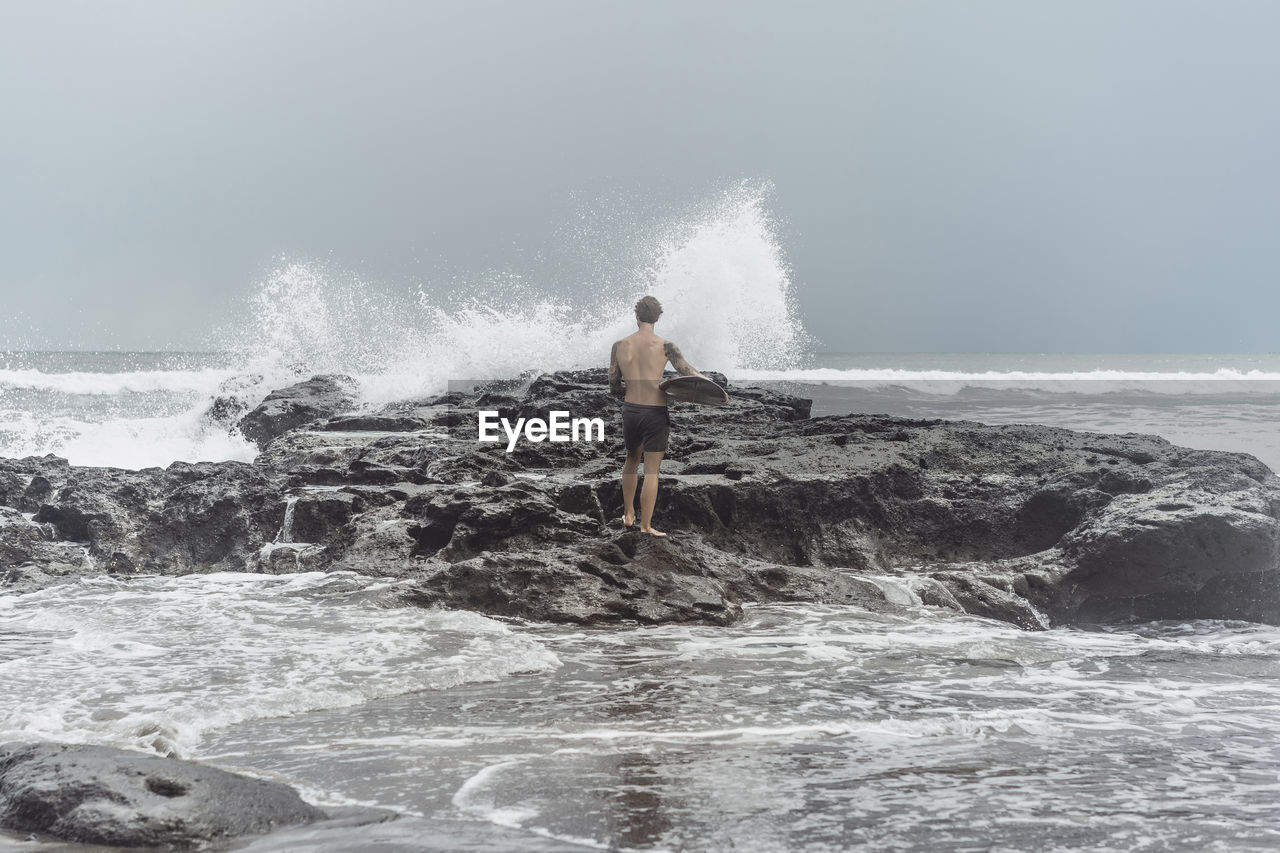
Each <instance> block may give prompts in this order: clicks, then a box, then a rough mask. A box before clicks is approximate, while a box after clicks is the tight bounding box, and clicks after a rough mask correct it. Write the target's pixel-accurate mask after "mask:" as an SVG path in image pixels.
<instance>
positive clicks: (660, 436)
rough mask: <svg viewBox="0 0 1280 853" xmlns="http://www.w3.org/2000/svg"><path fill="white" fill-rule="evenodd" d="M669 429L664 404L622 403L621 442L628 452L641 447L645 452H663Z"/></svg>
mask: <svg viewBox="0 0 1280 853" xmlns="http://www.w3.org/2000/svg"><path fill="white" fill-rule="evenodd" d="M670 431H671V421H670V419H669V418H668V417H667V407H666V406H646V405H643V404H641V403H623V404H622V443H623V444H625V445H626V446H627V451H628V452H630V451H632V450H634V449H635V448H637V447H643V448H644V452H645V453H665V452H666V449H667V435H668V433H670Z"/></svg>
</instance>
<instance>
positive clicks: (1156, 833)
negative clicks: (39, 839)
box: [0, 575, 1280, 851]
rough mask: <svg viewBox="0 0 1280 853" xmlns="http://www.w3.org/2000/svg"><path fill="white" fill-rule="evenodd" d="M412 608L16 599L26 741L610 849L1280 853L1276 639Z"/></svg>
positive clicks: (1222, 631)
mask: <svg viewBox="0 0 1280 853" xmlns="http://www.w3.org/2000/svg"><path fill="white" fill-rule="evenodd" d="M886 582H887V583H891V584H892V583H895V581H893V580H888V581H886ZM393 594H394V589H393V588H391V587H390V586H389V585H388V584H387V583H385V582H378V581H373V580H369V579H364V578H358V577H355V576H351V575H338V576H331V577H328V578H326V577H323V576H318V575H308V576H300V577H295V578H291V579H289V578H274V577H262V576H246V575H217V576H207V577H195V578H182V579H141V580H136V581H131V582H129V583H127V584H122V583H118V582H106V581H90V582H80V583H77V584H72V585H68V586H66V587H61V588H56V589H53V590H47V591H45V592H43V593H39V594H36V595H35V596H23V597H21V598H19V599H17V601H16V602H15V601H14V598H13V597H9V598H6V599H3V600H4V601H5V602H6V605H5V606H4V607H2V608H0V632H3V633H0V648H3V649H5V650H6V655H7V656H8V658H9V660H8V661H6V662H5V663H4V664H0V675H4V677H5V678H6V679H14V678H16V679H18V681H17V682H15V681H9V682H8V683H10V684H17V688H18V689H15V690H12V691H6V693H5V695H4V697H3V698H0V703H3V706H4V707H3V708H2V709H0V719H3V720H5V721H7V722H6V724H5V728H6V729H7V730H8V731H6V732H4V737H5V738H6V739H8V738H10V737H13V736H15V735H17V734H19V731H15V730H14V729H18V730H20V731H21V732H25V734H26V736H28V737H30V736H32V735H41V736H47V737H51V738H55V739H60V740H91V741H93V742H99V743H103V742H105V743H114V744H117V745H122V746H128V745H134V746H136V745H140V744H146V743H148V740H147V737H146V735H140V734H139V732H141V731H144V730H145V728H146V727H148V726H153V727H156V728H158V729H160V730H163V731H167V732H171V734H170V735H169V737H168V738H167V739H163V740H160V741H156V739H155V738H152V740H151V741H150V743H152V748H157V747H161V748H162V747H168V748H173V747H174V746H175V745H176V747H177V748H178V749H179V751H181V752H182V753H183V754H184V755H186V756H188V757H193V758H200V759H203V760H208V761H212V762H214V763H216V764H218V765H221V766H224V767H228V768H232V769H248V770H251V771H253V772H256V773H263V774H267V775H269V776H271V777H273V778H280V779H284V780H286V781H289V782H292V783H293V784H296V785H298V786H299V787H300V788H301V790H302V791H303V792H304V793H305V794H306V795H308V796H309V797H311V798H313V799H315V800H317V801H319V802H322V803H327V804H331V805H338V804H364V805H379V806H386V807H390V808H394V809H397V810H399V811H401V812H404V813H406V814H409V815H419V816H423V817H428V818H445V817H451V818H457V819H460V820H463V821H466V820H473V821H477V822H487V823H497V824H501V825H506V826H511V827H518V828H521V829H524V830H527V831H529V832H531V833H536V834H538V835H542V836H544V837H546V836H549V837H552V838H559V839H565V840H573V841H578V842H582V843H586V844H589V845H592V846H599V847H621V848H632V849H645V850H650V849H652V850H658V849H670V850H761V851H763V850H777V849H790V850H815V851H816V850H839V849H848V848H849V847H851V846H855V845H859V844H865V845H868V846H869V847H872V848H874V849H917V848H921V847H926V846H927V847H931V848H936V849H944V850H963V849H992V848H995V849H1000V848H1006V849H1060V850H1068V849H1114V850H1167V849H1193V848H1194V849H1222V850H1239V849H1250V848H1255V849H1268V848H1273V847H1274V846H1275V845H1278V844H1280V820H1277V819H1276V818H1275V817H1274V803H1275V800H1276V797H1277V794H1278V793H1280V743H1277V739H1276V738H1275V735H1274V732H1275V731H1276V730H1277V728H1278V727H1280V629H1276V628H1271V627H1265V626H1259V625H1252V624H1247V623H1221V622H1194V623H1176V624H1175V623H1168V624H1143V625H1133V626H1128V627H1123V628H1109V629H1105V630H1103V629H1098V630H1085V629H1057V630H1053V631H1049V632H1045V633H1034V634H1033V633H1025V632H1021V631H1018V630H1016V629H1014V628H1011V627H1009V626H1006V625H1003V624H1000V623H994V622H990V621H987V620H982V619H976V618H972V617H959V616H955V615H951V614H947V613H943V612H941V611H935V610H931V609H928V608H922V607H913V608H910V609H909V610H908V612H906V613H904V614H903V615H900V616H886V615H876V614H870V613H866V612H863V611H859V610H857V609H854V608H847V607H827V606H799V605H792V606H760V607H751V608H748V612H747V617H746V618H745V619H744V620H743V621H742V622H741V623H740V624H738V625H735V626H733V627H731V628H727V629H726V628H711V627H708V628H701V627H679V626H667V627H652V628H630V629H620V630H598V631H597V630H590V631H583V630H572V629H566V628H564V627H560V626H550V625H525V624H519V623H507V624H503V623H499V622H497V621H495V620H491V619H486V618H484V617H480V616H476V615H473V614H460V613H450V612H446V611H431V610H417V609H413V608H400V607H395V606H392V602H393ZM14 723H17V725H16V726H15V725H14ZM31 849H38V846H37V848H31Z"/></svg>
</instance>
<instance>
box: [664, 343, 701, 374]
mask: <svg viewBox="0 0 1280 853" xmlns="http://www.w3.org/2000/svg"><path fill="white" fill-rule="evenodd" d="M662 351H663V352H664V353H666V355H667V361H669V362H671V366H672V367H674V368H675V369H676V373H679V374H680V375H681V376H701V375H702V374H701V373H699V372H698V371H697V370H696V369H694V366H693V365H692V364H690V363H689V362H687V361H685V358H684V353H682V352H680V347H678V346H676V345H675V344H673V343H671V341H667V342H666V343H665V344H663V346H662Z"/></svg>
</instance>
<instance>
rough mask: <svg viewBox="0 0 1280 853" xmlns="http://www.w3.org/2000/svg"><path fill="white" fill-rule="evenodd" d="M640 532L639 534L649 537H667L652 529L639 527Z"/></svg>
mask: <svg viewBox="0 0 1280 853" xmlns="http://www.w3.org/2000/svg"><path fill="white" fill-rule="evenodd" d="M640 532H641V533H648V534H649V535H650V536H659V537H661V536H666V535H667V534H665V533H663V532H662V531H661V530H658V529H656V528H653V527H641V528H640Z"/></svg>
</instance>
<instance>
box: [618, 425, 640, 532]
mask: <svg viewBox="0 0 1280 853" xmlns="http://www.w3.org/2000/svg"><path fill="white" fill-rule="evenodd" d="M639 467H640V446H639V445H637V446H636V447H635V448H634V449H632V450H628V451H627V461H626V462H623V463H622V523H623V524H624V525H625V526H627V527H630V526H631V525H633V524H635V523H636V471H637V469H639Z"/></svg>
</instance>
